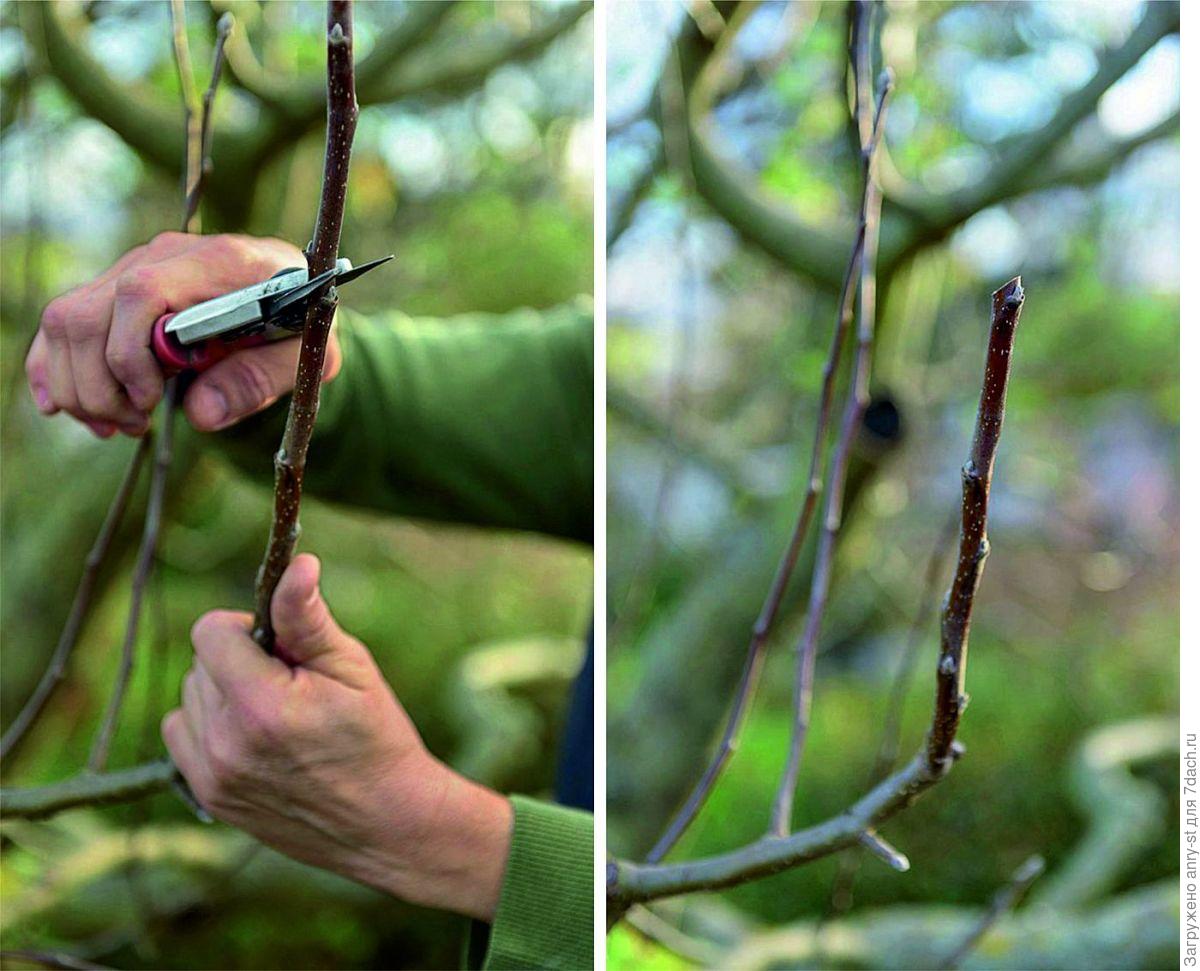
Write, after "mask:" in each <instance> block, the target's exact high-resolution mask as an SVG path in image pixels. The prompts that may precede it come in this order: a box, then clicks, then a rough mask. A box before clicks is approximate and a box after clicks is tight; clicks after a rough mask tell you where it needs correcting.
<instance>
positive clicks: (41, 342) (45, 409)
mask: <svg viewBox="0 0 1200 971" xmlns="http://www.w3.org/2000/svg"><path fill="white" fill-rule="evenodd" d="M48 354H49V352H48V348H47V342H46V334H45V332H44V331H42V330H41V329H39V330H38V332H37V333H36V334H35V335H34V338H33V343H32V344H30V345H29V353H28V354H27V355H26V357H25V378H26V380H27V381H28V382H29V393H30V394H31V395H33V403H34V404H35V405H37V410H38V411H40V412H41V413H42V414H43V415H53V414H54V413H55V412H56V411H58V409H57V408H56V407H55V405H54V399H53V398H52V397H51V395H50V370H49V356H48Z"/></svg>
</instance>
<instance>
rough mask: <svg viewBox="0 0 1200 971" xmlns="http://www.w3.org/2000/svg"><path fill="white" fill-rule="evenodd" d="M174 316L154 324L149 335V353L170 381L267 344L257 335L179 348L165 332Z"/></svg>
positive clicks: (175, 341) (164, 315) (215, 339)
mask: <svg viewBox="0 0 1200 971" xmlns="http://www.w3.org/2000/svg"><path fill="white" fill-rule="evenodd" d="M174 316H175V315H174V314H163V315H162V316H161V317H159V318H158V320H156V321H155V322H154V329H153V330H152V331H151V332H150V350H151V351H152V352H153V353H154V357H155V358H156V359H157V360H158V363H159V366H160V367H161V368H162V369H163V374H165V375H166V376H167V377H173V376H174V375H176V374H179V373H181V372H183V371H194V372H196V373H199V372H201V371H207V370H208V369H209V368H210V367H212V366H213V365H214V364H216V363H217V362H218V361H220V360H222V359H223V358H226V357H228V356H229V355H230V354H232V353H233V352H234V351H240V350H242V349H243V348H247V347H258V346H260V345H262V344H265V343H266V342H267V341H266V337H265V336H264V335H263V334H261V333H258V334H251V335H249V336H248V337H242V338H239V339H238V340H233V341H226V340H222V339H221V338H220V337H211V338H209V339H208V340H206V341H204V342H203V343H200V344H194V345H186V344H181V343H180V342H179V341H178V340H177V339H176V338H175V337H174V335H172V334H170V333H168V332H167V324H168V323H169V322H170V320H171V318H172V317H174Z"/></svg>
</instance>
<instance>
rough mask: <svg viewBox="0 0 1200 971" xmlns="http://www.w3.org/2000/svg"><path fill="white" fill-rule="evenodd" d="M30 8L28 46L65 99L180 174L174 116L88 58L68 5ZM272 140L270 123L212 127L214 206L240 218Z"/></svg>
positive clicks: (181, 152) (181, 149)
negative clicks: (217, 161)
mask: <svg viewBox="0 0 1200 971" xmlns="http://www.w3.org/2000/svg"><path fill="white" fill-rule="evenodd" d="M29 6H30V7H32V8H33V10H32V11H31V14H30V16H27V17H23V18H22V25H23V28H24V30H25V34H26V40H27V41H28V42H29V44H30V45H31V46H32V47H33V48H34V49H35V50H36V51H38V52H39V56H40V58H41V59H42V61H43V62H44V63H45V65H46V67H47V68H48V70H49V71H50V73H51V74H53V75H54V77H55V78H56V79H57V80H58V81H59V83H60V84H62V86H63V87H64V88H65V89H66V91H67V93H68V94H70V96H71V97H72V98H74V99H75V101H77V102H78V103H79V105H80V107H81V108H82V109H83V110H84V111H85V112H87V114H88V115H90V116H91V117H92V118H95V119H96V120H98V121H100V122H102V123H103V124H105V125H107V126H108V127H109V128H111V129H112V130H113V131H114V132H116V134H117V135H119V136H120V137H121V139H122V140H123V141H125V142H126V144H128V145H129V146H130V147H131V148H133V149H134V150H135V151H137V152H138V154H140V155H141V156H142V157H143V158H144V159H146V160H147V161H148V162H150V163H151V164H153V165H155V166H157V167H158V168H160V169H162V170H164V171H165V172H169V173H171V174H178V173H179V172H180V169H181V165H180V160H181V159H184V158H185V152H186V151H187V147H186V142H185V137H184V135H183V134H182V133H181V132H180V128H179V123H178V115H177V114H176V113H175V111H174V110H173V109H172V108H170V107H169V106H168V105H167V104H166V102H164V101H163V100H162V99H160V98H158V97H156V96H154V95H153V94H151V93H150V91H149V90H148V89H146V88H145V87H144V86H140V85H132V84H130V85H124V84H120V83H118V82H117V81H116V80H115V79H114V78H113V77H112V75H111V74H109V72H108V71H107V70H106V69H105V67H104V66H103V65H102V64H101V63H100V62H99V61H97V60H96V59H95V58H94V57H93V56H92V55H91V54H90V53H89V52H88V50H87V47H86V45H85V43H84V41H83V36H82V34H83V30H84V29H86V25H85V23H84V22H83V21H82V20H80V18H78V17H73V16H71V15H69V14H68V15H64V13H63V10H64V8H65V7H66V5H64V4H60V3H38V4H30V5H29ZM271 137H272V126H271V125H269V124H265V125H261V126H253V127H250V126H236V127H235V126H233V125H229V124H217V123H216V122H215V121H213V122H211V136H210V138H211V142H210V145H211V148H212V154H215V155H218V156H219V157H220V158H221V161H222V169H221V173H220V176H219V181H220V186H219V188H220V191H219V192H217V193H215V194H214V198H213V202H214V205H217V206H220V207H222V209H227V208H231V209H233V210H234V211H241V212H244V211H245V205H244V203H245V202H246V200H247V198H248V197H249V196H251V195H252V194H253V188H254V180H255V175H256V173H257V171H258V166H257V165H256V164H255V162H256V159H258V158H260V157H261V156H262V154H263V152H264V151H265V149H264V146H265V145H267V144H269V139H270V138H271ZM297 137H298V136H297Z"/></svg>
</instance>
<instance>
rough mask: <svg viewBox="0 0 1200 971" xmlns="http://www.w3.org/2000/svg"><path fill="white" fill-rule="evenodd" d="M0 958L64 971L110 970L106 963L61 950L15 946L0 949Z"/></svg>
mask: <svg viewBox="0 0 1200 971" xmlns="http://www.w3.org/2000/svg"><path fill="white" fill-rule="evenodd" d="M0 959H7V960H9V961H24V962H25V963H27V964H36V965H38V966H39V967H43V968H63V969H65V971H110V969H109V968H108V965H105V964H93V963H92V962H91V961H85V960H83V959H82V958H77V957H75V956H74V955H73V954H66V953H64V952H62V951H29V950H23V949H21V948H15V949H12V950H4V951H0Z"/></svg>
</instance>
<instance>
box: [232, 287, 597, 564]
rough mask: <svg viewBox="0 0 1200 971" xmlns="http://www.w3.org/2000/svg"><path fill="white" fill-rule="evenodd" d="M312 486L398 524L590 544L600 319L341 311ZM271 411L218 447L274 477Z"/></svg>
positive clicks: (577, 312) (573, 311) (577, 310)
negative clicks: (436, 523)
mask: <svg viewBox="0 0 1200 971" xmlns="http://www.w3.org/2000/svg"><path fill="white" fill-rule="evenodd" d="M339 340H340V342H341V346H342V349H343V354H344V364H343V367H342V373H341V374H340V375H339V376H338V377H337V378H336V379H335V380H334V381H332V382H330V384H328V385H327V386H326V388H325V390H324V392H323V394H322V406H321V417H320V420H319V421H318V424H317V432H316V436H315V438H314V441H313V446H312V448H313V462H312V463H311V464H310V467H309V471H308V473H307V478H306V482H305V486H306V488H307V489H308V490H309V491H310V492H312V493H314V494H316V495H320V496H323V497H325V498H328V499H332V500H334V501H338V502H344V503H350V504H354V505H360V506H366V507H369V508H374V509H379V510H382V511H386V512H391V513H395V514H399V515H406V516H415V517H420V518H427V519H435V520H442V521H452V522H460V523H471V524H478V525H486V526H493V527H499V528H511V529H528V530H535V531H539V532H545V533H549V534H552V535H557V536H562V537H566V538H571V539H576V540H580V541H585V542H586V541H590V539H591V496H592V491H591V490H592V486H591V473H592V467H591V466H592V439H591V427H592V405H591V387H592V385H591V347H592V345H591V320H590V316H588V315H587V313H586V312H585V311H584V309H583V308H581V307H580V306H570V307H563V308H557V309H556V310H553V311H548V312H545V313H541V312H532V311H528V312H520V313H514V314H507V315H503V316H473V317H464V318H457V319H455V320H451V321H430V320H413V319H410V318H407V317H404V316H403V315H399V314H385V315H380V316H378V317H375V318H371V319H367V318H363V317H360V316H357V315H355V314H353V313H352V312H346V313H344V314H343V315H342V321H341V323H340V324H339ZM281 412H282V409H280V408H279V407H278V406H276V407H275V408H274V409H271V410H269V411H268V412H266V413H264V414H263V415H260V416H257V417H256V418H253V419H250V420H248V421H246V422H243V423H242V424H241V425H239V426H237V427H235V428H234V429H232V430H231V431H230V432H228V433H224V434H223V435H222V436H221V437H220V439H221V440H220V447H221V448H222V449H223V450H224V451H225V452H226V453H227V454H228V455H229V456H230V457H231V458H233V459H234V461H236V462H237V463H238V464H239V465H240V466H242V467H243V468H245V469H246V470H247V471H249V472H251V474H257V475H261V476H264V477H265V476H266V475H267V474H268V473H269V469H270V461H269V456H270V455H271V454H272V452H273V450H274V447H275V442H276V441H277V438H278V432H279V429H280V427H281V421H282V414H281Z"/></svg>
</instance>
